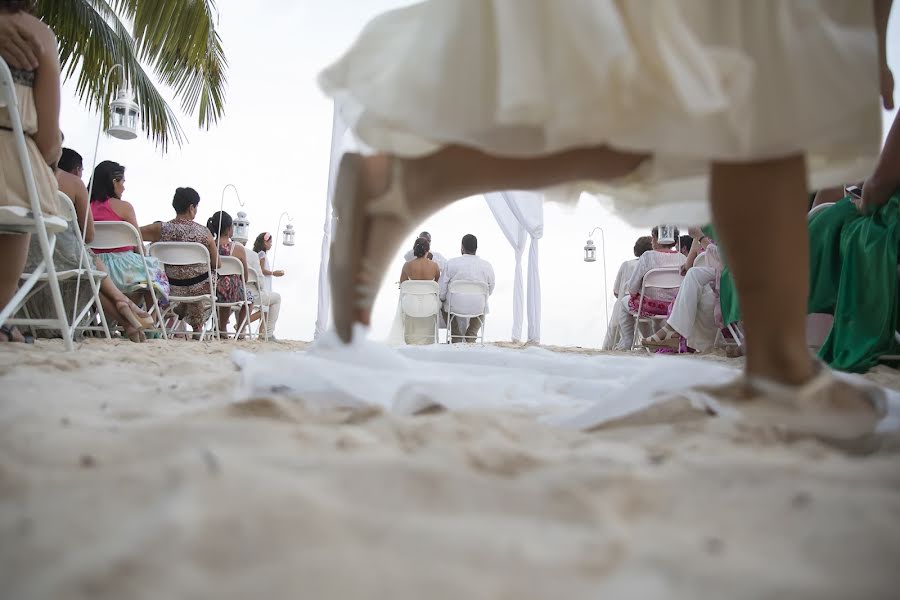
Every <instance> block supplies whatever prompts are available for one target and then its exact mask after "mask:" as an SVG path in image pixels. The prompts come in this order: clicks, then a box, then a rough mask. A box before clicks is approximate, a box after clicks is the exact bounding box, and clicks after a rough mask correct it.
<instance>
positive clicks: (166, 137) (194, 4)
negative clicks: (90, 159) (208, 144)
mask: <svg viewBox="0 0 900 600" xmlns="http://www.w3.org/2000/svg"><path fill="white" fill-rule="evenodd" d="M35 14H36V15H37V16H39V17H40V18H41V19H43V21H44V22H45V23H47V25H49V26H50V28H51V29H53V31H54V32H55V33H56V36H57V38H59V50H60V62H61V65H62V69H63V74H64V76H65V78H67V79H68V78H70V77H72V76H73V75H74V74H75V72H76V71H78V80H77V83H76V90H77V93H78V96H79V98H80V99H81V100H82V101H83V102H84V103H85V104H86V105H87V106H88V107H89V108H91V109H93V110H97V111H99V112H100V113H101V114H102V115H103V119H104V125H108V121H109V114H108V111H107V110H106V107H107V106H108V105H109V101H110V98H111V97H115V95H116V94H117V92H118V90H119V89H120V88H122V87H123V86H124V84H125V82H127V83H128V84H130V86H131V88H132V89H133V91H134V93H135V95H136V96H137V101H138V104H139V105H140V107H141V127H142V128H143V130H144V132H146V134H147V136H148V137H150V138H151V139H152V140H153V141H154V142H155V143H156V144H157V145H158V146H159V147H160V148H161V149H162V150H163V151H165V150H166V149H167V148H168V145H169V142H171V141H174V142H175V143H176V144H178V145H179V146H180V145H181V144H182V143H183V142H184V141H185V135H184V130H183V129H182V128H181V125H180V124H179V123H178V119H177V117H176V115H175V113H174V112H173V111H172V109H171V108H170V107H169V105H168V103H167V102H166V101H165V100H164V99H163V97H162V95H161V94H160V92H159V90H158V89H157V88H156V86H155V85H154V84H153V81H152V80H151V79H150V76H149V75H148V73H147V71H145V70H144V66H143V64H142V63H144V64H147V65H148V66H149V67H150V68H151V69H152V71H153V73H154V74H155V75H156V77H157V78H158V79H159V80H160V81H161V82H162V83H163V84H164V85H166V86H167V87H169V88H170V89H171V90H172V91H173V92H174V95H175V98H177V99H179V100H180V101H181V108H182V110H183V111H184V112H185V113H187V114H190V115H192V114H195V113H196V115H197V120H198V123H199V125H200V126H201V127H206V128H209V127H210V126H211V125H213V124H215V123H216V122H217V121H218V120H219V118H220V117H221V116H222V114H223V113H224V108H225V83H226V81H225V80H226V76H225V71H226V69H227V66H228V63H227V61H226V60H225V54H224V52H223V50H222V40H221V38H220V37H219V34H218V33H217V32H216V28H215V24H216V21H217V19H218V12H217V10H216V5H215V1H214V0H37V2H36V9H35ZM126 23H129V24H130V25H131V27H130V28H129V27H128V25H127V24H126ZM117 63H119V64H121V65H122V66H123V67H124V70H125V78H124V79H123V78H122V70H121V69H116V71H115V72H114V73H113V76H112V78H111V79H110V82H109V85H108V86H107V74H108V73H109V70H110V69H111V68H112V67H113V65H115V64H117ZM107 88H109V89H108V90H107Z"/></svg>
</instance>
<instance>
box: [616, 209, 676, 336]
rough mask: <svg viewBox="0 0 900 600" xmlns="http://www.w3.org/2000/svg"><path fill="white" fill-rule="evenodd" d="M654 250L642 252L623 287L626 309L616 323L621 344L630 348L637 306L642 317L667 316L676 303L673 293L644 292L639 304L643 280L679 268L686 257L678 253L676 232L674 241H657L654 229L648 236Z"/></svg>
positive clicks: (664, 291)
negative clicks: (659, 271)
mask: <svg viewBox="0 0 900 600" xmlns="http://www.w3.org/2000/svg"><path fill="white" fill-rule="evenodd" d="M650 237H651V241H652V246H653V249H652V250H651V251H650V252H645V253H644V254H643V255H642V256H641V257H640V258H639V259H638V263H637V266H636V267H635V269H634V272H632V274H631V278H630V279H629V280H628V283H627V284H626V285H625V291H626V292H627V293H628V294H629V297H628V300H627V302H626V309H627V310H624V311H622V314H621V315H620V319H619V330H620V331H621V336H622V338H621V339H622V340H623V341H624V342H625V343H627V344H628V347H629V348H630V347H631V342H632V340H633V338H634V317H635V315H637V311H638V306H641V316H642V317H648V316H658V315H666V314H668V312H669V308H670V307H671V306H672V303H673V302H674V301H675V295H676V293H677V292H676V291H675V290H660V289H655V288H651V289H649V290H647V297H646V298H644V299H643V302H642V301H641V286H642V284H643V282H644V276H645V275H646V274H647V273H648V272H650V271H651V270H653V269H664V268H668V267H678V268H680V267H681V265H683V264H684V262H685V260H686V259H685V256H684V254H682V253H681V252H679V251H678V229H677V228H676V229H675V235H674V239H669V240H660V239H659V228H658V227H654V228H653V230H652V234H651V236H650Z"/></svg>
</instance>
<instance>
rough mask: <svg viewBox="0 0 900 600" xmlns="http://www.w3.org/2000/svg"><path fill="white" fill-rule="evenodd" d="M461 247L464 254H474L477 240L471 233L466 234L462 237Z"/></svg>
mask: <svg viewBox="0 0 900 600" xmlns="http://www.w3.org/2000/svg"><path fill="white" fill-rule="evenodd" d="M462 247H463V250H465V251H466V254H475V251H476V250H478V238H477V237H475V236H474V235H472V234H471V233H467V234H466V235H464V236H463V239H462Z"/></svg>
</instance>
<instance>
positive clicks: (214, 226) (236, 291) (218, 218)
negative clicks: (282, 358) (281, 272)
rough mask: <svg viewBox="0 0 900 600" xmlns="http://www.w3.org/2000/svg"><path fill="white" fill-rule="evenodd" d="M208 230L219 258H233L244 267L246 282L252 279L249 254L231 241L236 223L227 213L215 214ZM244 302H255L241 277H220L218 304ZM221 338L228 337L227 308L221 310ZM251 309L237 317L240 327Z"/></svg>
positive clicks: (217, 294)
mask: <svg viewBox="0 0 900 600" xmlns="http://www.w3.org/2000/svg"><path fill="white" fill-rule="evenodd" d="M206 228H207V229H209V232H210V233H212V234H213V237H214V238H215V239H216V242H217V245H218V247H219V256H233V257H235V258H236V259H238V260H239V261H241V264H242V265H243V267H244V281H247V279H249V277H250V272H249V270H248V266H247V252H246V250H245V249H244V246H243V245H242V244H238V243H237V242H235V241H234V240H232V239H231V236H232V235H233V234H234V223H233V221H232V219H231V215H229V214H228V213H227V212H225V211H218V212H215V213H213V216H211V217H210V218H209V220H208V221H207V222H206ZM243 300H248V301H250V302H252V301H253V293H252V292H251V291H250V290H247V289H245V288H244V285H243V284H242V283H241V277H240V275H220V276H219V277H218V278H217V279H216V302H223V303H226V302H228V303H230V302H241V301H243ZM218 310H219V337H227V336H228V319H229V318H230V317H231V309H230V308H227V307H223V308H219V309H218ZM248 310H249V309H248V308H247V307H246V306H244V307H242V308H241V309H240V311H239V312H238V315H237V323H238V325H239V326H240V325H243V324H244V320H245V319H246V318H247V311H248ZM242 334H243V332H242V331H235V335H236V336H241V335H242Z"/></svg>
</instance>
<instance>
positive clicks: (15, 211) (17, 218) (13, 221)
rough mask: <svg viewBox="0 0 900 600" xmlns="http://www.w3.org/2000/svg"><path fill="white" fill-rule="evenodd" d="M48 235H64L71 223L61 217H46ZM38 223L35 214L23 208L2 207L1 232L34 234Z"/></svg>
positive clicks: (0, 210) (0, 214) (0, 208)
mask: <svg viewBox="0 0 900 600" xmlns="http://www.w3.org/2000/svg"><path fill="white" fill-rule="evenodd" d="M44 224H45V225H46V228H47V233H52V234H56V233H62V232H63V231H65V230H66V229H68V228H69V223H68V222H67V221H66V220H65V219H63V218H61V217H51V216H46V215H45V216H44ZM36 227H37V222H36V221H35V220H34V214H33V213H32V212H31V211H30V210H29V209H27V208H25V207H23V206H0V231H11V232H15V233H33V232H34V231H36V229H35V228H36Z"/></svg>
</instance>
